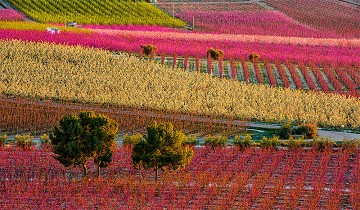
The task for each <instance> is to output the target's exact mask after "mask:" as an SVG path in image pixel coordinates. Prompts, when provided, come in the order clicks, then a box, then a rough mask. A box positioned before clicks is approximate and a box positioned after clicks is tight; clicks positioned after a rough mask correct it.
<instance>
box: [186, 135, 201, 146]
mask: <svg viewBox="0 0 360 210" xmlns="http://www.w3.org/2000/svg"><path fill="white" fill-rule="evenodd" d="M182 144H183V146H196V145H198V144H199V141H198V140H197V139H196V136H189V137H187V138H186V140H185V141H184V142H183V143H182Z"/></svg>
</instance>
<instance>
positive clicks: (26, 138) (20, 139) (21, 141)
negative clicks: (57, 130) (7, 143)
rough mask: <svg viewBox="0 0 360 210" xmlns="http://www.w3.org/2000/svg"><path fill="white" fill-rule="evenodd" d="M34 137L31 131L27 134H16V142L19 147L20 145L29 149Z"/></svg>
mask: <svg viewBox="0 0 360 210" xmlns="http://www.w3.org/2000/svg"><path fill="white" fill-rule="evenodd" d="M33 139H34V136H31V135H30V134H29V133H28V134H26V135H16V136H15V144H16V146H17V147H20V148H22V149H23V150H29V149H30V148H31V145H32V140H33Z"/></svg>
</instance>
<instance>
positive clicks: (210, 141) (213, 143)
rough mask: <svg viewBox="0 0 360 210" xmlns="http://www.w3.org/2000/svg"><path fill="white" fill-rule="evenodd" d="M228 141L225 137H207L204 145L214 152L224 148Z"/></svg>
mask: <svg viewBox="0 0 360 210" xmlns="http://www.w3.org/2000/svg"><path fill="white" fill-rule="evenodd" d="M228 141H229V139H228V138H227V137H226V136H219V137H207V138H206V139H205V142H204V144H205V145H206V146H210V147H211V149H212V150H215V148H220V147H225V146H226V144H227V143H228Z"/></svg>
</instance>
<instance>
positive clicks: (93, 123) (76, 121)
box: [50, 111, 118, 177]
mask: <svg viewBox="0 0 360 210" xmlns="http://www.w3.org/2000/svg"><path fill="white" fill-rule="evenodd" d="M117 131H118V124H117V123H116V122H115V121H114V120H112V119H109V118H107V117H106V116H103V115H101V114H99V115H96V114H95V113H94V112H93V111H82V112H80V113H79V114H70V115H66V116H64V117H63V118H62V119H61V120H60V122H59V126H57V127H55V128H54V129H53V131H52V133H51V134H50V140H51V143H52V145H53V152H54V153H55V159H57V160H58V161H59V162H60V163H61V164H63V165H64V166H66V167H68V166H73V167H76V166H78V165H82V166H83V170H84V177H86V176H87V174H88V169H87V167H86V162H87V161H88V160H89V159H90V158H94V163H95V164H96V165H97V172H98V174H97V175H98V177H99V176H100V168H101V167H106V166H108V165H109V163H110V162H111V158H112V154H113V152H114V151H115V149H116V138H117Z"/></svg>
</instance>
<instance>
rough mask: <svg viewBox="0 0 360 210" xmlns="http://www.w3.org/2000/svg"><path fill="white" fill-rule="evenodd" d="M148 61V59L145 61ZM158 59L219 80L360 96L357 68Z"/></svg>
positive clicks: (287, 63)
mask: <svg viewBox="0 0 360 210" xmlns="http://www.w3.org/2000/svg"><path fill="white" fill-rule="evenodd" d="M143 59H146V60H148V58H143ZM154 60H155V61H156V62H159V63H161V64H164V65H166V66H169V67H174V66H176V67H179V68H183V69H186V70H188V71H192V72H194V71H197V72H201V73H210V74H212V75H214V76H216V77H219V78H231V79H234V80H238V81H242V82H246V83H253V84H268V85H270V86H272V87H283V88H292V89H303V90H314V91H324V92H326V93H338V94H345V95H350V96H354V97H360V71H359V69H356V68H355V67H353V66H348V67H340V66H331V65H323V66H317V65H315V64H312V63H310V64H309V65H304V64H303V63H299V64H293V63H291V62H286V63H280V62H277V61H275V63H270V62H269V61H267V60H265V61H262V62H256V63H251V62H246V61H245V60H243V59H241V60H235V59H231V60H226V61H220V62H219V61H213V60H212V61H210V62H211V64H210V65H209V61H208V60H206V59H199V58H198V57H197V58H189V57H185V58H180V57H175V56H174V57H155V58H154Z"/></svg>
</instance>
